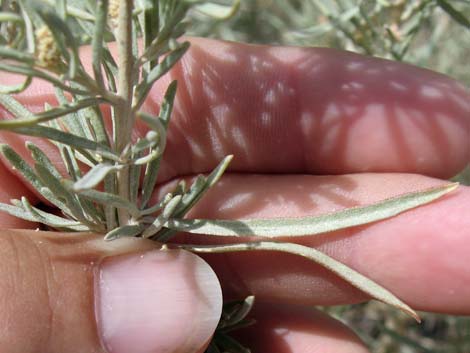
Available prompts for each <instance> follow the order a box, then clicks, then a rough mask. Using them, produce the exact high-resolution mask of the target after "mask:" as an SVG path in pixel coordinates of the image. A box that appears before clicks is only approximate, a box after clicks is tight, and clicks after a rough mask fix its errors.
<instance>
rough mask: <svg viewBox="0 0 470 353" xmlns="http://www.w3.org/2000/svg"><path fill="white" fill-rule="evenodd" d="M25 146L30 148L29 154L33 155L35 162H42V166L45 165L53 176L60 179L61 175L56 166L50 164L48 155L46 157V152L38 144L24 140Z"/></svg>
mask: <svg viewBox="0 0 470 353" xmlns="http://www.w3.org/2000/svg"><path fill="white" fill-rule="evenodd" d="M26 148H28V150H30V152H31V156H32V157H33V159H34V161H35V162H36V163H39V164H42V165H43V166H44V167H46V168H47V169H48V170H49V172H50V173H51V174H52V175H54V177H56V178H57V179H60V178H61V177H62V175H60V173H59V171H58V170H57V169H56V167H55V166H54V165H53V164H52V162H51V160H50V159H49V157H47V156H46V154H45V153H44V152H43V151H42V150H41V149H40V148H39V147H38V146H36V145H35V144H34V143H32V142H30V141H26Z"/></svg>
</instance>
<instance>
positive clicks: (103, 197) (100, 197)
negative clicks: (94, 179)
mask: <svg viewBox="0 0 470 353" xmlns="http://www.w3.org/2000/svg"><path fill="white" fill-rule="evenodd" d="M62 183H63V185H64V186H65V187H66V188H67V189H68V190H73V185H74V183H73V182H71V181H70V180H62ZM79 195H80V196H83V197H85V198H87V199H90V200H92V201H95V202H98V203H100V204H102V205H105V206H113V207H116V208H122V209H125V210H127V211H129V213H130V214H131V215H132V216H133V217H135V218H137V217H138V216H139V210H138V209H137V207H136V206H135V205H134V204H133V203H131V202H129V201H127V200H126V199H123V198H122V197H119V196H118V195H115V194H111V193H107V192H102V191H97V190H83V191H80V192H79Z"/></svg>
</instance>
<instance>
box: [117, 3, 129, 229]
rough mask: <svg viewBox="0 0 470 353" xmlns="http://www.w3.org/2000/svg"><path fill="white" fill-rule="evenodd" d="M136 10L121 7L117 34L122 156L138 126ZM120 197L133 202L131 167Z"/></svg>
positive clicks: (121, 181) (123, 175)
mask: <svg viewBox="0 0 470 353" xmlns="http://www.w3.org/2000/svg"><path fill="white" fill-rule="evenodd" d="M132 9H133V1H132V0H124V1H121V2H120V4H119V17H118V27H117V32H116V39H117V47H118V55H119V57H118V92H117V93H118V95H119V96H120V99H121V102H120V104H117V105H116V106H115V109H114V113H115V122H116V126H115V131H114V143H115V149H116V152H117V153H118V154H122V153H123V152H124V150H125V149H126V146H127V145H128V144H129V143H130V140H131V131H132V127H133V126H134V117H133V112H132V109H131V107H132V96H133V88H134V84H133V83H134V82H133V79H134V76H133V74H132V68H133V66H134V57H133V55H132V45H133V43H132ZM117 182H118V194H119V196H120V197H121V198H123V199H126V200H128V199H129V195H130V194H129V168H128V167H126V168H123V169H122V170H120V171H119V172H118V173H117ZM118 219H119V224H120V225H121V226H124V225H126V224H127V223H128V221H129V213H128V212H127V211H126V210H125V209H119V210H118Z"/></svg>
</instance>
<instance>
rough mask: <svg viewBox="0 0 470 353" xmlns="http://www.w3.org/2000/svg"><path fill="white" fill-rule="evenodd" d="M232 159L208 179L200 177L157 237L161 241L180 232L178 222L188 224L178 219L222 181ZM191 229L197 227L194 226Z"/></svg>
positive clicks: (222, 164)
mask: <svg viewBox="0 0 470 353" xmlns="http://www.w3.org/2000/svg"><path fill="white" fill-rule="evenodd" d="M232 158H233V156H232V155H229V156H227V157H225V158H224V159H223V160H222V161H221V162H220V163H219V165H218V166H217V167H216V168H215V169H214V170H213V171H212V173H211V174H209V176H208V177H207V178H206V177H205V176H203V175H199V176H198V177H197V178H196V180H195V181H194V183H193V184H192V185H191V188H190V189H189V191H188V192H187V193H186V194H185V195H183V198H182V200H181V203H180V205H179V206H178V208H177V209H176V211H175V214H174V219H171V220H169V221H168V222H167V223H166V224H165V226H164V227H165V228H164V229H162V230H161V231H160V232H159V234H158V235H157V237H158V238H159V239H165V240H168V239H170V238H171V237H172V236H173V235H174V234H175V233H176V231H177V230H178V229H177V227H178V226H179V225H180V224H179V223H178V222H180V221H182V222H186V220H180V219H178V218H182V217H183V216H184V215H185V214H186V213H187V212H188V211H189V210H190V209H191V208H192V207H193V206H194V205H195V204H196V203H197V202H198V201H199V200H200V199H201V197H202V196H203V195H204V194H205V193H206V192H207V190H209V188H210V187H212V186H213V185H214V184H215V183H216V182H217V181H218V180H219V179H220V177H221V176H222V174H223V173H224V171H225V169H227V167H228V165H229V163H230V161H231V160H232ZM189 221H190V220H188V222H189ZM235 222H236V221H235ZM198 224H200V223H198ZM190 228H197V227H194V226H192V227H190Z"/></svg>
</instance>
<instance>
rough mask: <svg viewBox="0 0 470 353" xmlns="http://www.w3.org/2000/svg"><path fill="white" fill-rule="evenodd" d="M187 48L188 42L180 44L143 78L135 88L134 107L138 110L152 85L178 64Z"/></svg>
mask: <svg viewBox="0 0 470 353" xmlns="http://www.w3.org/2000/svg"><path fill="white" fill-rule="evenodd" d="M188 48H189V42H184V43H182V44H181V45H180V46H179V47H177V48H176V49H175V50H173V51H172V52H171V53H170V54H168V55H167V56H166V57H165V59H163V60H162V61H161V62H160V63H159V64H158V65H157V66H155V67H154V68H153V69H152V71H150V72H149V74H148V75H147V76H146V77H145V78H144V80H143V81H142V82H141V83H140V84H139V85H138V86H137V87H136V92H137V93H136V94H137V98H138V99H137V104H136V107H137V108H140V106H141V105H142V104H143V102H144V100H145V97H147V94H148V92H149V91H150V89H151V88H152V86H153V84H154V83H155V82H156V81H157V80H158V79H159V78H161V77H162V76H163V75H165V74H166V73H167V72H168V71H170V69H171V68H172V67H173V66H174V65H175V64H176V63H177V62H178V60H179V59H180V58H181V57H182V56H183V55H184V53H186V51H187V50H188Z"/></svg>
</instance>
